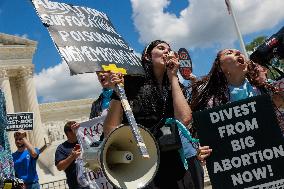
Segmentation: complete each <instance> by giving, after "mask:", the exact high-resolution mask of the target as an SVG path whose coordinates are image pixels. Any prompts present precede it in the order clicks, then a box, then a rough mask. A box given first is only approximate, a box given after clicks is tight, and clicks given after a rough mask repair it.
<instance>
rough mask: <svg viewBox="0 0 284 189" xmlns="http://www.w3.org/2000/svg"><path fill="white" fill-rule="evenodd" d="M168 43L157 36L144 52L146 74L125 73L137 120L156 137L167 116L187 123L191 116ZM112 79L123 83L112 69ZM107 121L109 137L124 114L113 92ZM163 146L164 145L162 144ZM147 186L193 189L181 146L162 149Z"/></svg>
mask: <svg viewBox="0 0 284 189" xmlns="http://www.w3.org/2000/svg"><path fill="white" fill-rule="evenodd" d="M170 52H171V48H170V46H169V44H168V43H166V42H164V41H161V40H155V41H153V42H151V43H150V44H149V45H148V46H147V47H146V48H145V49H144V51H143V53H142V58H141V62H142V66H143V68H144V71H145V76H129V75H126V76H125V77H124V88H125V92H126V96H127V99H128V101H129V104H130V106H131V109H132V111H133V114H134V117H135V119H136V121H137V123H138V124H141V125H143V126H144V127H146V128H148V129H149V131H150V132H152V133H153V134H154V136H155V137H156V139H158V138H159V136H161V134H162V133H161V131H160V132H155V130H154V129H155V128H160V127H159V125H161V126H163V125H164V121H165V118H175V119H177V120H179V121H180V122H181V123H183V124H184V125H188V124H189V121H190V119H191V110H190V107H189V105H188V103H187V101H186V99H185V97H184V95H183V92H182V89H181V87H180V85H179V82H178V77H177V70H178V67H179V61H178V57H177V54H175V53H174V54H173V55H172V54H171V53H170ZM110 79H111V82H112V83H113V86H114V84H116V83H123V76H122V74H115V73H112V74H111V76H110ZM112 98H113V99H112V101H111V103H110V107H109V111H108V114H107V117H106V120H105V122H104V134H105V137H107V136H108V135H109V134H110V132H111V131H112V130H113V129H115V128H116V127H117V126H118V125H120V123H121V122H123V123H125V122H126V121H127V120H126V118H125V116H123V110H122V107H121V102H120V100H119V98H118V96H117V95H116V94H115V93H114V95H113V97H112ZM160 149H161V146H160ZM145 188H147V189H169V188H170V189H194V184H193V182H192V178H191V175H190V172H189V171H187V170H186V169H185V168H184V165H183V162H182V160H181V157H180V155H179V152H178V149H172V150H169V151H160V164H159V169H158V171H157V174H156V176H155V177H154V179H153V181H152V182H151V183H149V185H148V186H146V187H145Z"/></svg>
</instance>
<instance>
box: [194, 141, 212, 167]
mask: <svg viewBox="0 0 284 189" xmlns="http://www.w3.org/2000/svg"><path fill="white" fill-rule="evenodd" d="M211 152H212V149H211V148H210V147H209V146H200V147H199V148H198V150H197V159H198V160H199V161H200V162H201V164H202V165H205V164H206V158H207V157H208V156H210V154H211Z"/></svg>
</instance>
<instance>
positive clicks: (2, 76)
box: [0, 68, 17, 152]
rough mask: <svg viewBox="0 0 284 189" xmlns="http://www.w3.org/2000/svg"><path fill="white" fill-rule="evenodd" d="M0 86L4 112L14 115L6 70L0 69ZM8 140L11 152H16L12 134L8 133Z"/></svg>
mask: <svg viewBox="0 0 284 189" xmlns="http://www.w3.org/2000/svg"><path fill="white" fill-rule="evenodd" d="M0 86H1V88H2V91H3V92H4V96H5V100H6V111H7V113H14V104H13V97H12V92H11V85H10V81H9V77H8V73H7V69H5V68H1V69H0ZM8 138H9V143H10V148H11V151H12V152H14V151H16V149H17V148H16V145H15V140H14V132H8Z"/></svg>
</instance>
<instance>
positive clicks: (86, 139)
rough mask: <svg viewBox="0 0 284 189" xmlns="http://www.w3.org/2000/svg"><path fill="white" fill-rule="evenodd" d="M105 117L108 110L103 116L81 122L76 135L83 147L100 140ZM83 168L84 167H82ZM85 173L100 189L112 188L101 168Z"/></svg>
mask: <svg viewBox="0 0 284 189" xmlns="http://www.w3.org/2000/svg"><path fill="white" fill-rule="evenodd" d="M105 118H106V111H105V112H103V113H102V116H99V117H95V118H94V119H91V120H89V121H86V122H82V123H80V127H79V128H78V130H77V133H76V135H77V138H78V141H79V143H80V144H81V145H82V146H83V148H84V146H91V145H92V144H93V143H94V142H97V141H99V140H100V136H101V135H102V132H103V123H104V120H105ZM83 150H84V149H83ZM82 169H84V168H83V167H82ZM85 174H87V176H88V178H89V179H90V181H91V182H94V185H97V186H98V187H99V188H100V189H111V188H112V185H111V184H110V183H109V182H108V181H107V179H106V178H105V176H104V174H103V171H102V170H101V169H99V170H98V171H97V172H94V171H91V170H87V172H85Z"/></svg>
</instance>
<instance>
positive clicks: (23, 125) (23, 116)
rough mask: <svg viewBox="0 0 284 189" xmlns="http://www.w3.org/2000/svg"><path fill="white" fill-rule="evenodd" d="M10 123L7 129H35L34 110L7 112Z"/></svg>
mask: <svg viewBox="0 0 284 189" xmlns="http://www.w3.org/2000/svg"><path fill="white" fill-rule="evenodd" d="M7 121H8V125H7V128H6V131H18V130H20V129H23V130H30V131H31V130H33V125H34V113H33V112H18V113H13V114H7Z"/></svg>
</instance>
